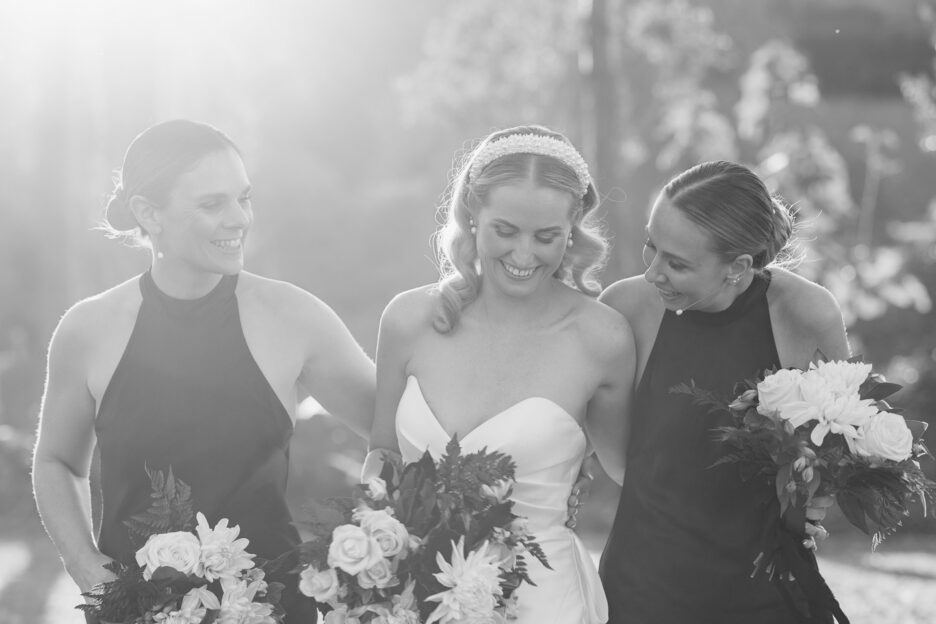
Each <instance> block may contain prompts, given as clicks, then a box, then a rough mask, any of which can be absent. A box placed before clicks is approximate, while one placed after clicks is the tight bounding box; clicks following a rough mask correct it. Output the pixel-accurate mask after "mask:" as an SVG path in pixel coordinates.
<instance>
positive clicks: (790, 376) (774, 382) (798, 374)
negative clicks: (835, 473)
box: [757, 368, 803, 416]
mask: <svg viewBox="0 0 936 624" xmlns="http://www.w3.org/2000/svg"><path fill="white" fill-rule="evenodd" d="M802 378H803V373H802V371H798V370H791V369H788V368H781V369H780V370H778V371H777V372H776V373H774V374H772V375H768V376H767V377H765V378H764V380H763V381H762V382H760V383H759V384H757V397H758V405H757V411H758V413H760V414H763V415H764V416H769V415H770V414H772V413H774V412H781V411H782V409H783V407H784V406H785V405H788V404H790V403H791V402H793V401H801V400H802V399H803V394H802V392H800V381H801V380H802Z"/></svg>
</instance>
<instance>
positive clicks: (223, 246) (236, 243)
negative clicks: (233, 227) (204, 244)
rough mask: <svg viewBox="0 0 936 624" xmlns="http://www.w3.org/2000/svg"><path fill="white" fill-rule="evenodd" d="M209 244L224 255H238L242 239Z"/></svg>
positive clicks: (242, 245) (227, 239)
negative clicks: (224, 253)
mask: <svg viewBox="0 0 936 624" xmlns="http://www.w3.org/2000/svg"><path fill="white" fill-rule="evenodd" d="M211 244H212V245H214V246H215V247H217V248H218V249H220V250H221V251H224V252H226V253H238V252H240V251H241V250H242V249H243V247H244V244H243V238H226V239H218V240H213V241H211Z"/></svg>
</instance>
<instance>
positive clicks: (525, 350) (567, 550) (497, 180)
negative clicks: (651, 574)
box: [371, 126, 635, 624]
mask: <svg viewBox="0 0 936 624" xmlns="http://www.w3.org/2000/svg"><path fill="white" fill-rule="evenodd" d="M597 205H598V194H597V190H596V189H595V186H594V184H593V183H592V180H591V178H590V176H589V174H588V167H587V166H586V164H585V161H584V160H583V159H582V157H581V155H579V153H578V152H577V151H576V149H575V148H574V147H573V146H572V145H571V144H570V143H569V141H568V140H567V139H566V138H565V137H564V136H562V135H561V134H558V133H556V132H552V131H550V130H548V129H546V128H543V127H539V126H525V127H517V128H511V129H508V130H503V131H499V132H495V133H493V134H491V135H490V136H488V137H487V138H486V139H485V140H484V141H483V142H481V143H480V144H479V145H478V147H477V148H476V149H475V150H474V151H473V152H472V153H471V154H470V155H469V157H468V158H467V160H466V162H465V164H464V166H463V167H462V168H461V170H460V171H459V173H458V174H457V176H456V178H455V180H454V181H453V185H452V192H451V199H450V201H449V204H448V206H447V210H446V220H445V223H444V225H443V226H442V228H441V230H440V232H439V237H438V243H439V248H440V266H441V268H442V277H441V280H440V282H439V283H438V284H433V285H429V286H424V287H422V288H417V289H414V290H410V291H407V292H404V293H401V294H399V295H397V296H396V297H395V298H394V299H393V300H392V301H391V302H390V304H389V305H388V306H387V309H386V310H385V311H384V314H383V317H382V319H381V323H380V336H379V342H378V347H377V412H376V418H375V421H374V428H373V431H372V433H371V447H372V448H373V449H378V448H379V449H392V450H398V451H399V452H400V453H401V454H402V456H403V459H404V461H406V462H411V461H415V460H417V459H418V458H419V457H420V456H421V455H422V453H423V451H424V450H426V449H428V450H429V451H430V453H432V454H433V455H434V456H436V457H438V456H440V455H442V454H443V452H444V449H445V445H446V443H447V442H448V441H449V440H450V439H451V437H453V436H456V435H457V436H458V439H459V440H460V441H461V443H462V448H463V449H464V450H465V451H467V452H471V451H476V450H479V449H481V448H484V447H487V449H488V450H497V451H501V452H504V453H507V454H509V455H511V456H512V457H513V459H514V461H515V462H516V465H517V471H516V484H515V485H514V489H513V500H514V503H515V505H514V512H515V513H517V514H518V515H521V516H525V517H526V518H527V519H528V526H529V529H530V532H531V533H533V534H534V535H535V536H536V538H537V540H538V541H539V543H540V544H541V545H542V547H543V549H544V551H545V553H546V555H547V557H548V559H549V562H550V565H551V567H552V570H549V569H547V568H545V567H543V566H541V565H540V564H539V563H537V562H535V561H531V562H530V563H529V575H530V577H531V578H532V580H533V581H534V582H535V583H536V586H531V585H526V584H524V585H521V586H520V588H519V589H518V590H517V596H518V622H519V623H520V624H533V623H536V624H549V623H550V622H555V623H557V624H572V623H588V624H591V623H600V622H605V621H606V620H607V604H606V602H605V597H604V594H603V592H602V590H601V586H600V583H599V580H598V574H597V571H596V569H595V567H594V565H593V563H592V561H591V558H590V557H589V555H588V553H587V551H586V550H585V548H584V547H583V545H582V543H581V542H580V540H579V539H578V538H577V537H576V535H575V534H574V533H573V532H572V531H571V530H570V529H568V528H567V527H566V526H565V520H566V515H567V507H566V501H567V499H568V497H569V493H570V491H571V489H572V486H573V484H574V482H575V480H576V477H577V475H578V473H579V467H580V465H581V463H582V459H583V458H584V457H585V455H586V453H588V452H590V450H591V449H594V450H595V451H596V452H597V455H598V459H599V461H600V462H601V464H602V466H603V468H604V470H605V472H607V474H608V475H610V476H611V478H612V479H614V480H615V481H616V482H617V483H619V484H620V483H621V481H622V479H623V475H624V452H623V449H624V448H625V446H626V445H625V437H626V434H627V422H628V417H627V407H628V405H629V403H630V398H631V392H632V388H633V383H634V360H635V355H634V353H635V352H634V339H633V335H632V333H631V330H630V327H629V326H628V324H627V322H626V321H625V320H624V318H623V317H622V316H621V315H619V314H617V313H616V312H614V311H613V310H612V309H610V308H608V307H605V306H604V304H601V303H599V302H598V301H597V300H596V299H595V296H596V295H597V294H598V292H599V287H598V284H597V283H596V282H595V281H594V280H593V278H592V272H593V271H594V270H595V269H596V268H597V267H598V266H600V263H601V262H602V260H603V259H604V256H605V253H606V250H607V243H606V241H605V240H604V239H603V238H602V237H601V235H600V233H599V228H598V227H596V225H595V224H594V222H593V219H594V218H595V208H596V207H597Z"/></svg>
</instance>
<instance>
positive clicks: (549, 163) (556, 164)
mask: <svg viewBox="0 0 936 624" xmlns="http://www.w3.org/2000/svg"><path fill="white" fill-rule="evenodd" d="M514 134H537V135H541V136H546V137H550V138H553V139H556V140H559V141H562V142H563V143H566V144H567V145H572V143H571V142H570V141H569V140H568V139H567V138H566V137H565V136H564V135H562V134H560V133H558V132H554V131H552V130H549V129H548V128H544V127H542V126H517V127H514V128H508V129H505V130H500V131H497V132H494V133H492V134H490V135H488V136H487V137H486V138H485V139H484V140H483V141H481V142H480V143H479V144H478V145H477V146H476V147H475V148H474V149H473V150H471V151H470V152H469V153H468V155H467V156H466V157H464V158H463V159H462V162H461V163H459V164H458V165H457V166H456V168H455V171H454V174H453V176H452V181H451V184H450V185H449V188H448V190H447V192H446V195H445V197H444V198H443V202H442V204H441V206H440V207H439V211H438V216H439V222H440V224H441V225H440V227H439V229H438V230H437V231H436V233H435V235H434V237H433V243H434V247H435V250H436V256H437V260H438V267H439V276H440V279H439V282H438V285H437V290H438V292H439V295H440V303H439V310H438V314H437V316H436V318H435V320H434V322H433V326H434V327H435V329H436V331H438V332H439V333H443V334H444V333H448V332H450V331H452V330H454V329H455V328H456V327H457V325H458V321H459V318H460V316H461V313H462V310H463V309H464V308H465V306H467V305H468V304H470V303H471V302H472V301H474V300H475V299H476V298H477V297H478V293H479V292H480V289H481V274H480V272H479V270H478V262H477V261H478V251H477V247H476V245H475V238H474V236H473V235H472V233H471V218H472V214H476V213H477V212H478V211H479V210H481V209H482V208H483V207H484V206H485V205H487V202H488V201H489V200H490V196H491V193H492V192H493V191H494V189H496V188H499V187H501V186H506V185H509V184H514V183H516V182H519V181H522V180H530V181H532V182H533V183H534V184H536V185H537V186H539V187H543V188H550V189H554V190H557V191H562V192H566V193H569V195H570V196H571V197H573V198H574V202H573V205H572V211H571V214H570V215H569V216H570V218H571V220H572V239H571V240H572V242H573V245H572V246H569V247H567V248H566V251H565V255H564V256H563V258H562V263H561V264H560V266H559V268H558V269H557V270H556V272H555V273H554V274H553V276H554V277H556V278H558V279H560V280H562V281H563V282H564V283H566V284H568V285H569V286H572V287H573V288H576V289H578V290H579V291H581V292H583V293H585V294H587V295H590V296H593V297H595V296H597V295H598V294H599V293H600V292H601V284H599V283H598V281H597V279H596V278H595V273H596V272H597V271H598V270H600V269H601V268H602V267H603V266H604V263H605V261H606V259H607V255H608V241H607V237H606V236H605V233H604V231H603V228H602V226H601V223H600V222H599V221H598V219H597V216H596V210H595V209H596V208H597V207H598V204H599V201H600V200H599V197H598V189H597V188H596V187H595V183H594V181H593V180H591V178H590V177H589V181H588V187H587V189H586V190H585V194H584V195H582V192H581V187H582V185H581V182H580V180H579V177H578V175H577V174H576V172H575V170H574V169H573V168H572V167H570V166H569V165H567V164H565V163H563V162H562V161H561V160H559V159H557V158H552V157H549V156H542V155H538V154H520V153H514V154H506V155H504V156H501V157H500V158H497V159H495V160H494V161H492V162H491V163H490V164H488V165H487V166H485V167H484V168H483V169H482V170H481V172H480V173H479V174H478V175H477V176H476V177H475V178H471V177H470V175H469V172H470V170H471V166H472V163H473V162H474V159H475V157H476V156H477V154H478V153H479V152H480V151H481V150H483V149H484V147H485V146H486V145H488V144H489V143H491V142H493V141H496V140H498V139H502V138H504V137H508V136H511V135H514Z"/></svg>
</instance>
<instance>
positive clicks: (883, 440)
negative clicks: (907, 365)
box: [673, 354, 936, 548]
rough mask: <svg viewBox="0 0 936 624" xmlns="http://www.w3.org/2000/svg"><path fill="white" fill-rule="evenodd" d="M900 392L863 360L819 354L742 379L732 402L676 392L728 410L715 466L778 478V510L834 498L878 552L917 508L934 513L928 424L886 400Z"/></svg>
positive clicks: (689, 388) (693, 391) (695, 391)
mask: <svg viewBox="0 0 936 624" xmlns="http://www.w3.org/2000/svg"><path fill="white" fill-rule="evenodd" d="M900 388H901V386H899V385H898V384H894V383H890V382H887V381H885V380H884V378H883V377H882V376H880V375H878V374H876V373H872V372H871V365H870V364H865V363H863V362H862V361H861V359H860V358H857V357H856V358H851V359H849V360H847V361H833V362H829V361H826V360H825V359H824V358H823V357H822V356H821V354H819V355H818V356H817V358H816V359H815V361H814V362H813V364H812V365H811V366H810V367H809V369H807V370H799V369H781V370H769V371H766V372H765V373H764V375H762V376H761V377H760V378H758V379H753V380H746V381H744V382H742V384H741V388H740V390H742V391H741V392H740V393H739V395H738V396H737V397H736V398H735V399H734V400H733V401H731V402H730V403H729V402H726V401H724V400H721V399H719V398H718V397H715V396H713V395H712V393H710V392H707V391H705V390H702V389H699V388H697V387H695V386H694V385H687V384H683V385H681V386H678V387H676V388H674V390H673V391H674V392H681V393H686V394H690V395H691V396H693V397H694V398H695V400H696V401H697V402H700V403H703V404H706V405H708V406H710V407H711V408H712V409H713V410H718V411H728V412H729V413H730V414H731V416H732V420H733V424H732V425H730V426H726V427H719V428H718V429H716V430H715V436H716V439H717V440H720V441H723V442H726V443H727V444H728V446H729V447H730V449H731V450H730V451H729V452H728V453H727V454H726V455H725V456H724V457H722V458H721V459H720V460H719V461H718V462H716V464H721V463H732V462H737V463H739V464H740V468H741V470H742V475H743V476H744V477H745V478H755V477H763V478H767V479H772V480H773V481H774V483H775V484H776V490H777V498H778V500H779V501H780V505H781V507H780V510H781V513H786V512H787V510H788V509H790V508H791V507H792V508H803V507H805V506H806V505H807V504H808V503H809V502H810V501H811V500H812V499H813V498H814V497H815V496H832V497H834V499H835V502H836V503H837V504H838V506H839V508H840V509H841V510H842V513H843V515H844V516H845V517H846V518H847V519H848V521H849V522H851V524H853V525H854V526H856V527H858V528H859V529H861V530H862V531H864V532H865V533H866V534H868V535H870V536H871V537H872V547H873V548H874V547H877V546H878V545H879V544H880V542H881V541H882V540H883V539H884V538H885V537H886V536H888V535H890V534H892V533H893V532H894V531H896V529H897V528H898V527H899V526H900V525H901V522H902V520H903V519H904V518H906V517H907V516H909V515H910V512H911V510H912V509H913V507H914V505H915V504H917V503H919V504H920V506H921V507H922V512H923V514H924V515H927V514H930V515H933V516H934V517H936V514H934V513H933V510H934V503H936V483H934V482H933V481H932V480H930V479H928V478H927V476H926V475H925V473H924V472H923V470H922V469H921V468H920V464H919V461H920V459H922V458H923V457H925V456H930V457H931V458H932V455H931V454H930V452H929V451H928V450H927V448H926V446H925V445H924V443H923V433H924V432H925V431H926V423H924V422H919V421H914V420H908V419H905V418H904V417H903V416H901V415H900V410H897V409H895V408H893V407H892V406H891V405H890V404H889V403H888V402H887V401H886V400H885V399H887V398H888V397H889V396H891V395H892V394H894V393H895V392H897V391H898V390H900Z"/></svg>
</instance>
